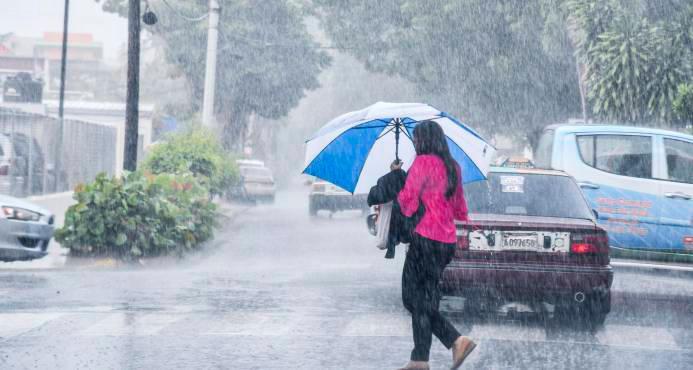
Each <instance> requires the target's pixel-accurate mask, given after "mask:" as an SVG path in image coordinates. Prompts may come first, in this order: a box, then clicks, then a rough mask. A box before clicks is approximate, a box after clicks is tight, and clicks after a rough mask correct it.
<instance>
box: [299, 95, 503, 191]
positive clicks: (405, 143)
mask: <svg viewBox="0 0 693 370" xmlns="http://www.w3.org/2000/svg"><path fill="white" fill-rule="evenodd" d="M426 120H431V121H435V122H438V124H439V125H440V126H441V127H442V128H443V131H444V132H445V135H446V136H447V139H448V146H449V147H450V152H451V154H452V156H453V157H454V158H455V160H456V161H457V162H458V163H459V164H460V167H461V168H462V177H463V180H464V182H465V183H469V182H473V181H479V180H483V179H485V178H486V174H487V173H488V169H489V165H490V162H491V159H492V158H493V155H494V153H495V149H494V148H493V146H492V145H491V144H489V143H488V142H487V141H486V140H484V139H483V138H482V137H481V136H480V135H479V134H478V133H476V132H475V131H474V130H473V129H471V128H470V127H468V126H466V125H465V124H463V123H461V122H460V121H458V120H457V119H456V118H454V117H452V116H451V115H449V114H447V113H445V112H442V111H440V110H438V109H436V108H434V107H432V106H430V105H428V104H420V103H383V102H379V103H375V104H373V105H371V106H370V107H367V108H365V109H362V110H359V111H354V112H350V113H346V114H343V115H341V116H339V117H337V118H335V119H333V120H332V121H330V122H329V123H327V124H326V125H325V126H323V127H322V128H321V129H320V130H319V131H318V132H317V133H316V134H315V135H314V136H313V137H312V138H310V139H308V141H307V142H306V160H305V167H304V170H303V173H305V174H309V175H312V176H316V177H318V178H320V179H323V180H325V181H329V182H331V183H333V184H335V185H337V186H339V187H340V188H342V189H344V190H347V191H349V192H351V193H354V194H359V193H367V192H368V190H369V189H370V188H371V186H373V185H375V183H376V182H377V180H378V178H380V177H381V176H382V175H384V174H386V173H387V172H388V171H389V170H390V169H389V166H390V163H391V162H392V161H393V160H394V159H395V158H399V159H401V160H402V161H403V162H404V168H405V169H407V168H408V167H409V166H411V163H412V162H413V161H414V157H415V156H416V152H415V151H414V143H413V142H412V135H413V130H414V127H416V125H417V124H418V123H419V122H422V121H426Z"/></svg>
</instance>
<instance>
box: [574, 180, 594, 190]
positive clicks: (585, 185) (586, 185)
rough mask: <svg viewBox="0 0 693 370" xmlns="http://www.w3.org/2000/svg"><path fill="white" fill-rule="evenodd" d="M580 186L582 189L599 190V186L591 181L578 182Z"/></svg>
mask: <svg viewBox="0 0 693 370" xmlns="http://www.w3.org/2000/svg"><path fill="white" fill-rule="evenodd" d="M578 185H580V187H581V188H587V189H599V185H597V184H595V183H593V182H589V181H582V182H578Z"/></svg>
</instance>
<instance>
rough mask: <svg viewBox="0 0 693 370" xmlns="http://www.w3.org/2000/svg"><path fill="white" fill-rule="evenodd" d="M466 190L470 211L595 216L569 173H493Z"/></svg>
mask: <svg viewBox="0 0 693 370" xmlns="http://www.w3.org/2000/svg"><path fill="white" fill-rule="evenodd" d="M464 191H465V198H466V199H467V206H468V207H469V212H470V213H481V214H499V215H523V216H539V217H565V218H581V219H591V218H592V213H591V211H590V209H589V207H588V206H587V203H586V202H585V199H584V198H583V196H582V193H581V192H580V189H579V188H578V186H577V184H575V182H574V181H573V180H572V179H571V178H570V177H566V176H555V175H546V174H516V173H490V174H489V177H488V180H485V181H478V182H473V183H470V184H467V185H465V186H464Z"/></svg>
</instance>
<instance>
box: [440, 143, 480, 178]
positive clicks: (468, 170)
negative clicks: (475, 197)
mask: <svg viewBox="0 0 693 370" xmlns="http://www.w3.org/2000/svg"><path fill="white" fill-rule="evenodd" d="M447 139H448V147H449V148H450V154H452V157H453V158H455V160H456V161H457V163H459V165H460V169H461V170H462V182H463V183H465V184H468V183H470V182H474V181H481V180H486V177H485V176H484V174H483V173H482V172H481V170H479V167H477V166H476V164H475V163H474V161H472V160H471V158H469V156H468V155H467V153H465V152H464V150H462V148H460V146H459V145H457V143H455V142H454V141H452V140H450V138H449V137H448V138H447Z"/></svg>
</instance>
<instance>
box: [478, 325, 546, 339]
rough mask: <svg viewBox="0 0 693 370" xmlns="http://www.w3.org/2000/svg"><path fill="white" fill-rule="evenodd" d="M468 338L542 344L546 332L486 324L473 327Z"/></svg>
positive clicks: (529, 328) (530, 328) (528, 328)
mask: <svg viewBox="0 0 693 370" xmlns="http://www.w3.org/2000/svg"><path fill="white" fill-rule="evenodd" d="M469 336H470V337H472V338H479V339H499V340H522V341H530V342H543V341H545V340H546V330H544V329H543V328H538V327H528V326H517V325H493V324H486V325H474V326H473V327H472V331H471V332H470V333H469Z"/></svg>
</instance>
